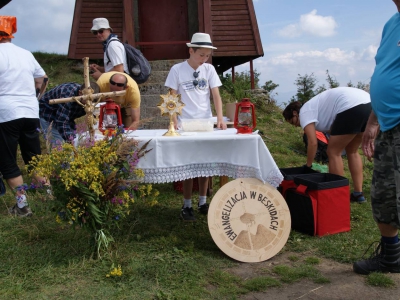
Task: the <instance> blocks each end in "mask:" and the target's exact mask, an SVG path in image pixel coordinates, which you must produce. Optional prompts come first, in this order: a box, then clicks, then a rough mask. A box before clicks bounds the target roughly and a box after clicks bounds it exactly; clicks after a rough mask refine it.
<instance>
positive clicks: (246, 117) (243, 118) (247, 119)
mask: <svg viewBox="0 0 400 300" xmlns="http://www.w3.org/2000/svg"><path fill="white" fill-rule="evenodd" d="M238 121H239V124H240V125H242V126H249V125H250V124H251V121H252V114H251V111H250V110H249V109H246V110H245V111H241V112H239V114H238Z"/></svg>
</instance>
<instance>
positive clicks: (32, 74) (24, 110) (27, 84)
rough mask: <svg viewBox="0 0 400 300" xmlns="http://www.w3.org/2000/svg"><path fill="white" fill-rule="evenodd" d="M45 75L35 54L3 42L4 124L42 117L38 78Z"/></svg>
mask: <svg viewBox="0 0 400 300" xmlns="http://www.w3.org/2000/svg"><path fill="white" fill-rule="evenodd" d="M44 75H45V72H44V70H43V69H42V67H41V66H40V65H39V63H38V62H37V61H36V59H35V58H34V57H33V55H32V53H31V52H29V51H27V50H25V49H22V48H20V47H18V46H16V45H14V44H12V43H0V123H3V122H8V121H12V120H16V119H21V118H39V104H38V100H37V98H36V89H35V81H34V78H38V77H42V76H44Z"/></svg>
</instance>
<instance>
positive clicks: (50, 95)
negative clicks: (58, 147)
mask: <svg viewBox="0 0 400 300" xmlns="http://www.w3.org/2000/svg"><path fill="white" fill-rule="evenodd" d="M90 87H91V89H92V90H93V93H94V94H97V93H99V92H100V88H99V86H98V85H97V83H95V82H93V81H91V82H90ZM84 88H85V85H84V84H79V83H76V82H67V83H63V84H60V85H58V86H56V87H54V88H52V89H51V90H49V91H48V92H46V93H45V94H44V95H43V96H42V97H41V98H40V100H39V117H40V125H41V127H42V131H43V132H44V135H45V138H46V140H47V139H50V142H51V144H52V145H55V144H61V143H62V142H64V141H72V140H73V139H74V138H75V136H76V135H75V127H76V125H75V119H77V118H80V117H82V116H84V115H85V114H86V112H85V109H84V107H82V106H81V105H80V104H79V103H77V102H75V101H72V102H67V103H59V104H49V101H50V100H52V99H61V98H70V97H76V96H81V95H82V91H83V89H84ZM50 124H51V131H50V133H51V134H50V135H49V132H48V131H49V127H50Z"/></svg>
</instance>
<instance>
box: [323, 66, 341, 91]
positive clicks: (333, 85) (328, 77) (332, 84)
mask: <svg viewBox="0 0 400 300" xmlns="http://www.w3.org/2000/svg"><path fill="white" fill-rule="evenodd" d="M326 81H327V82H328V84H329V88H330V89H334V88H337V87H338V86H340V84H339V82H338V81H337V80H336V78H333V77H332V76H331V75H330V74H329V70H326Z"/></svg>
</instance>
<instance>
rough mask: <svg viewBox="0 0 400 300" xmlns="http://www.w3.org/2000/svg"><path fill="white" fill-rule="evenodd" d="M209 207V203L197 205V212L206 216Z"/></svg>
mask: <svg viewBox="0 0 400 300" xmlns="http://www.w3.org/2000/svg"><path fill="white" fill-rule="evenodd" d="M208 206H209V205H208V204H207V203H204V204H203V205H199V204H197V210H198V212H199V213H201V214H202V215H206V214H208Z"/></svg>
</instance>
